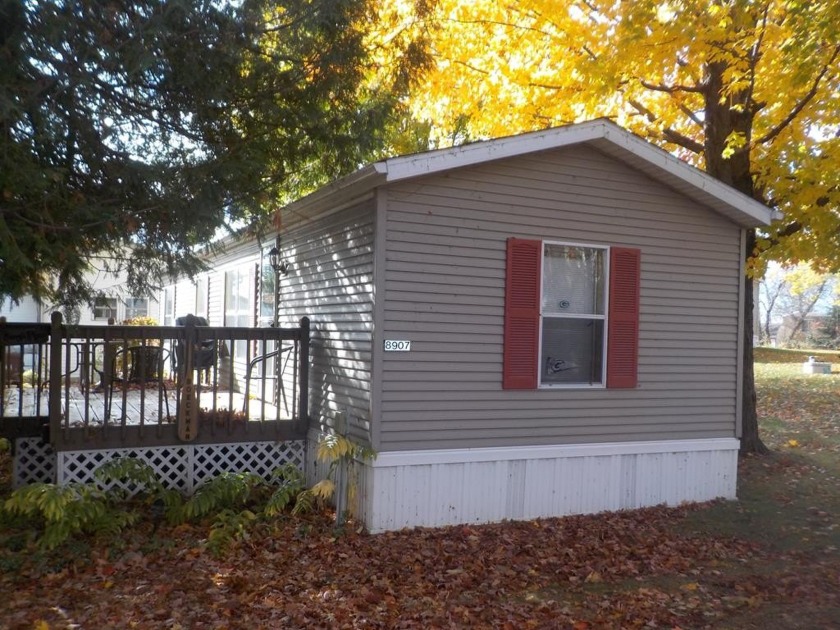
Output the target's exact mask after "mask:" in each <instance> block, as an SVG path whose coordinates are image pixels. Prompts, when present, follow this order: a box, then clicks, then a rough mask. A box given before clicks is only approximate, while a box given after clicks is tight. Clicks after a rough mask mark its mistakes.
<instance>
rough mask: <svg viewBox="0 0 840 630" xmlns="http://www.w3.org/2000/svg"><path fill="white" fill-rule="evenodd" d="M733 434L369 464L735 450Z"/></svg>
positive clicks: (448, 452) (428, 455)
mask: <svg viewBox="0 0 840 630" xmlns="http://www.w3.org/2000/svg"><path fill="white" fill-rule="evenodd" d="M739 444H740V442H739V440H737V439H736V438H709V439H696V440H657V441H649V442H605V443H602V444H564V445H551V446H506V447H499V448H466V449H439V450H423V451H390V452H385V453H379V455H377V457H376V459H375V460H374V461H373V462H371V463H370V464H369V465H370V467H372V468H389V467H393V466H422V465H427V464H455V463H459V464H465V463H470V462H498V461H511V460H518V459H529V460H530V459H556V458H561V457H562V458H566V457H604V456H611V455H639V454H650V453H674V452H680V451H692V452H695V451H726V450H734V451H737V450H738V447H739Z"/></svg>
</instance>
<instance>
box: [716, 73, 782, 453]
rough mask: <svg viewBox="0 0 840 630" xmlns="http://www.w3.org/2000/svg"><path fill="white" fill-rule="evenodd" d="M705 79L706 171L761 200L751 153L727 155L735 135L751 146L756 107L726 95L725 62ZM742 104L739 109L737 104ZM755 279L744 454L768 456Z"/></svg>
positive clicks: (749, 249)
mask: <svg viewBox="0 0 840 630" xmlns="http://www.w3.org/2000/svg"><path fill="white" fill-rule="evenodd" d="M707 70H708V75H707V77H706V78H707V80H706V95H705V96H706V108H705V116H706V127H705V142H704V154H705V159H706V172H707V173H709V174H710V175H712V176H713V177H716V178H717V179H719V180H721V181H722V182H724V183H725V184H729V185H730V186H732V187H733V188H735V189H737V190H740V191H741V192H742V193H744V194H745V195H747V196H749V197H752V198H753V199H758V200H759V201H760V200H761V199H760V197H761V195H760V193H758V191H756V189H755V186H754V183H753V178H752V171H751V168H750V166H751V164H750V154H749V151H748V150H747V151H735V152H734V153H732V154H731V155H728V154H727V151H726V146H727V145H726V143H727V138H729V136H730V134H731V133H733V132H737V133H740V134H742V135H743V137H744V139H745V141H746V142H747V143H748V144H749V142H750V140H751V138H752V124H753V118H754V115H755V110H754V109H753V106H754V104H753V103H752V101H751V97H750V95H749V92H747V91H742V92H740V93H736V94H724V91H723V86H724V80H723V77H724V74H725V72H726V70H727V65H726V62H723V61H716V62H712V63H710V64H709V65H708V66H707ZM737 104H740V106H739V107H736V106H735V105H737ZM746 245H747V246H746V252H745V254H746V256H747V258H749V257H750V256H752V254H753V250H754V249H755V230H748V231H747V243H746ZM754 301H755V300H754V296H753V279H752V278H751V277H749V276H747V278H746V282H745V284H744V347H743V348H742V349H741V351H742V352H743V358H744V374H743V383H742V385H743V401H742V404H741V428H742V432H741V453H767V452H768V449H767V447H766V446H765V445H764V443H763V442H762V441H761V439H760V438H759V437H758V414H757V411H756V396H755V371H754V369H753V337H754V333H753V317H754V313H753V307H754Z"/></svg>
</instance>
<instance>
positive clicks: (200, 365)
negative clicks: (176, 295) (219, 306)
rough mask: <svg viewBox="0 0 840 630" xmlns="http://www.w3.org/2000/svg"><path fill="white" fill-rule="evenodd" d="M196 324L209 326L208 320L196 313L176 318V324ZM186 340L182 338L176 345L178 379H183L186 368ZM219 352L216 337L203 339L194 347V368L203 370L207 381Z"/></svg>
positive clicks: (175, 365) (175, 357) (175, 363)
mask: <svg viewBox="0 0 840 630" xmlns="http://www.w3.org/2000/svg"><path fill="white" fill-rule="evenodd" d="M190 323H191V324H192V325H194V326H208V325H209V324H208V323H207V320H206V319H205V318H203V317H197V316H196V315H192V314H190V315H185V316H184V317H178V318H177V319H176V320H175V325H176V326H187V325H188V324H190ZM186 351H187V346H186V342H185V341H184V340H183V339H182V340H180V341H179V342H178V343H177V345H176V346H175V356H174V367H175V372H176V373H177V374H178V380H179V381H182V380H183V377H184V373H183V372H184V369H185V368H186ZM217 355H218V352H217V347H216V341H215V340H214V339H202V340H201V341H199V342H198V343H197V344H196V346H195V348H194V349H193V365H192V368H193V370H196V371H199V372H203V373H204V377H205V381H206V380H208V379H209V376H210V370H211V369H212V368H213V367H214V366H215V365H216V358H217ZM199 380H200V379H199Z"/></svg>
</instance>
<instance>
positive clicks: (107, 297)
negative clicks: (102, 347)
mask: <svg viewBox="0 0 840 630" xmlns="http://www.w3.org/2000/svg"><path fill="white" fill-rule="evenodd" d="M88 278H89V280H90V282H91V284H92V286H93V287H94V289H95V290H97V291H99V292H101V296H100V297H99V298H97V299H96V301H95V303H94V304H93V305H92V306H88V305H84V306H82V307H80V308H79V310H78V311H77V312H73V313H67V312H64V311H63V310H62V309H60V310H62V312H63V315H64V320H65V321H66V322H71V323H75V324H107V323H108V321H109V320H111V321H116V322H122V321H125V320H127V319H132V318H135V317H147V316H156V314H157V311H158V306H157V298H156V297H137V296H133V295H131V294H130V293H128V292H127V291H126V289H125V276H124V275H122V274H115V273H111V272H109V271H107V270H105V267H104V265H102V268H98V267H97V266H96V259H94V261H93V264H92V266H91V269H90V271H89V272H88ZM54 310H56V306H55V305H54V304H49V303H42V302H39V301H38V300H36V299H34V298H32V297H30V296H25V297H24V298H22V299H21V300H20V302H18V303H17V304H15V303H14V302H12V300H10V299H6V300H4V301H3V302H0V316H2V317H5V318H6V321H9V322H49V321H50V313H52V312H53V311H54Z"/></svg>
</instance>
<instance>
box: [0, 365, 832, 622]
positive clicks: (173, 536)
mask: <svg viewBox="0 0 840 630" xmlns="http://www.w3.org/2000/svg"><path fill="white" fill-rule="evenodd" d="M756 371H757V375H758V377H757V381H758V386H759V405H760V410H761V411H760V413H761V423H762V434H763V437H764V439H765V440H766V441H767V442H768V445H769V446H771V448H772V449H773V453H772V454H771V455H769V456H767V457H749V458H745V459H742V460H741V462H740V475H739V477H740V482H739V483H740V487H739V497H740V500H739V501H738V502H723V501H720V502H713V503H710V504H704V505H694V506H683V507H679V508H671V509H666V508H661V507H660V508H651V509H644V510H637V511H630V512H620V513H610V514H601V515H594V516H575V517H568V518H562V519H545V520H538V521H531V522H524V523H502V524H497V525H486V526H468V527H464V526H459V527H450V528H440V529H417V530H411V531H403V532H397V533H390V534H382V535H377V536H371V535H367V534H365V533H364V532H360V531H357V530H356V529H355V528H354V527H353V526H352V525H351V526H348V527H346V528H344V529H343V530H337V529H336V528H335V526H334V522H333V520H332V518H331V515H329V514H319V515H314V516H309V517H302V518H283V519H277V520H273V521H270V522H268V521H266V522H262V523H260V524H259V525H258V526H257V527H255V528H254V529H252V530H251V532H250V535H249V538H248V539H247V540H245V541H243V542H241V543H238V544H236V545H234V546H233V547H232V548H231V549H230V551H229V552H228V553H227V554H225V555H223V556H221V557H216V556H214V555H212V554H211V553H209V551H208V550H207V548H206V546H205V541H204V537H205V536H206V533H207V528H206V527H204V526H200V525H182V526H179V527H168V526H166V525H161V526H160V527H158V528H157V529H156V530H154V531H153V527H154V526H153V524H152V521H151V520H149V521H148V522H143V523H141V524H140V525H138V526H137V527H135V528H133V529H131V530H129V531H127V532H124V533H123V534H122V535H121V536H120V537H119V538H118V539H113V538H111V539H107V538H101V539H80V540H75V541H73V542H72V543H69V544H67V545H65V546H63V547H61V548H59V549H57V550H55V551H52V552H46V551H41V550H38V549H37V548H35V547H34V546H33V544H32V542H31V540H30V536H29V535H28V534H27V533H26V532H21V531H19V530H14V529H13V528H10V527H5V528H2V530H0V542H2V548H1V549H0V588H2V592H3V594H4V596H3V597H2V598H0V627H3V628H14V629H17V628H21V629H23V628H25V629H31V628H39V629H42V630H43V629H44V628H85V629H100V628H184V629H187V628H189V629H193V628H249V629H250V628H424V629H425V628H482V627H486V628H511V629H513V628H516V629H519V628H572V629H576V630H582V629H587V628H684V629H685V628H732V629H735V628H738V629H741V628H756V629H758V628H803V629H805V628H808V629H810V628H832V627H840V551H839V550H840V523H838V518H837V515H838V514H840V433H839V432H838V427H839V426H840V374H835V375H829V376H803V375H802V374H801V365H800V364H782V363H779V364H764V363H761V364H757V366H756Z"/></svg>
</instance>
